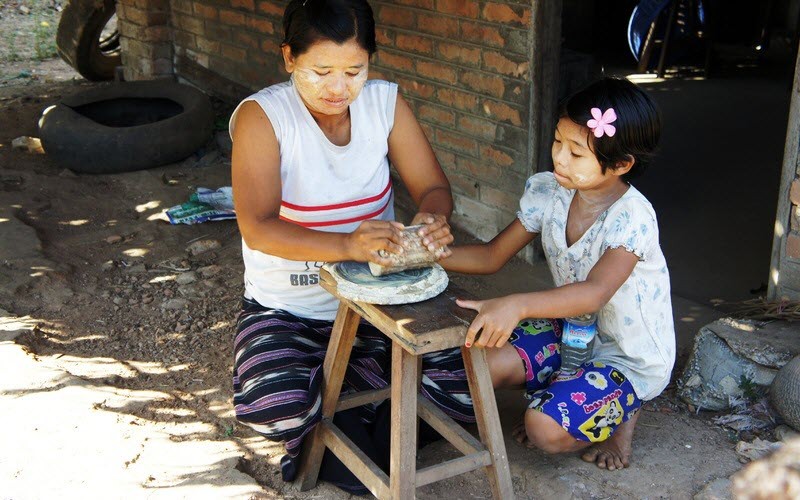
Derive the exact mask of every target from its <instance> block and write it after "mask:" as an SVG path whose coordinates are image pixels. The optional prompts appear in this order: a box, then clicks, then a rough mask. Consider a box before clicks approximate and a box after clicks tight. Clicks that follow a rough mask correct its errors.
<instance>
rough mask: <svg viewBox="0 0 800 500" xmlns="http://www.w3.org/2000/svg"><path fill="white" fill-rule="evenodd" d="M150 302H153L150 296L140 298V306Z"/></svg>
mask: <svg viewBox="0 0 800 500" xmlns="http://www.w3.org/2000/svg"><path fill="white" fill-rule="evenodd" d="M150 302H153V296H152V295H144V296H142V304H149V303H150Z"/></svg>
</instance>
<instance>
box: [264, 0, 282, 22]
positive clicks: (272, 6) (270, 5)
mask: <svg viewBox="0 0 800 500" xmlns="http://www.w3.org/2000/svg"><path fill="white" fill-rule="evenodd" d="M285 9H286V7H285V6H283V5H278V4H276V3H275V1H274V0H268V1H266V2H258V11H259V12H263V13H264V14H269V15H271V16H277V17H280V18H283V11H284V10H285Z"/></svg>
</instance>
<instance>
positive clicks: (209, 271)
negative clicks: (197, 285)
mask: <svg viewBox="0 0 800 500" xmlns="http://www.w3.org/2000/svg"><path fill="white" fill-rule="evenodd" d="M220 271H222V267H221V266H218V265H217V264H212V265H210V266H205V267H201V268H200V269H198V270H197V272H198V273H200V276H202V277H203V278H211V277H213V276H216V275H217V274H219V272H220Z"/></svg>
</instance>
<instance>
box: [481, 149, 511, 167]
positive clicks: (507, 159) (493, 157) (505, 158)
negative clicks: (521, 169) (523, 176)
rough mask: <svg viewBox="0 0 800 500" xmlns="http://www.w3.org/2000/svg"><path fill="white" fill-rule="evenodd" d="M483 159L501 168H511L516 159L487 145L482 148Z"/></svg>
mask: <svg viewBox="0 0 800 500" xmlns="http://www.w3.org/2000/svg"><path fill="white" fill-rule="evenodd" d="M481 158H483V159H484V160H487V161H491V162H493V163H495V164H496V165H499V166H501V167H510V166H511V165H513V164H514V158H512V157H511V155H509V154H508V153H506V152H504V151H500V150H499V149H496V148H493V147H492V146H486V145H485V146H483V147H481Z"/></svg>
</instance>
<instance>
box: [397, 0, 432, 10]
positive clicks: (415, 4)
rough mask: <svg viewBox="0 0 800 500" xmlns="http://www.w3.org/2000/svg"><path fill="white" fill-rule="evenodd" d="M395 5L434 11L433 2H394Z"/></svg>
mask: <svg viewBox="0 0 800 500" xmlns="http://www.w3.org/2000/svg"><path fill="white" fill-rule="evenodd" d="M394 3H397V4H400V5H409V6H411V7H419V8H421V9H429V10H433V0H394Z"/></svg>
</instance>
